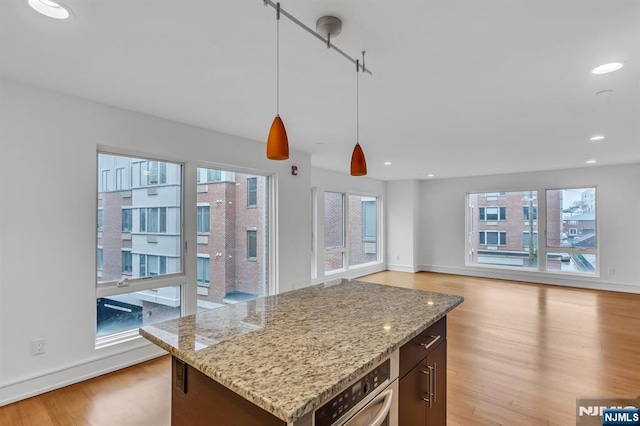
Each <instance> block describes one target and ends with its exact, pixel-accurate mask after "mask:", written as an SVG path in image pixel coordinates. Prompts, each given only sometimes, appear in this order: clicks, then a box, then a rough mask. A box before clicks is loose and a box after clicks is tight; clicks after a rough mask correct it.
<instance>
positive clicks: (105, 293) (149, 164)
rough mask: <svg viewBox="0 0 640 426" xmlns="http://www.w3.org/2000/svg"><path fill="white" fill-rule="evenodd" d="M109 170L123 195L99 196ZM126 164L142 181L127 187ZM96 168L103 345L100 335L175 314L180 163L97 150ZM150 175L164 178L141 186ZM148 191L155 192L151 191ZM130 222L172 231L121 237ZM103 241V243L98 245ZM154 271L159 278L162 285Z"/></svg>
mask: <svg viewBox="0 0 640 426" xmlns="http://www.w3.org/2000/svg"><path fill="white" fill-rule="evenodd" d="M109 170H115V179H114V185H115V188H116V189H120V190H124V189H127V190H129V192H130V194H129V193H127V196H126V197H124V196H121V195H120V194H117V196H104V192H105V190H109V189H110V188H109V187H108V184H107V182H109V179H110V176H109V173H108V172H109ZM128 170H133V171H134V176H141V177H144V179H143V180H142V181H141V182H140V183H141V185H137V184H138V182H135V185H134V186H133V187H131V185H130V181H129V180H127V179H130V177H129V175H128V173H129V172H128ZM145 171H149V172H150V174H149V175H147V174H145V173H144V172H145ZM105 172H106V173H105ZM97 173H98V177H100V178H101V179H102V183H101V185H100V186H99V188H98V194H97V195H98V197H97V198H98V209H99V210H101V211H103V213H102V215H103V222H104V224H103V230H102V232H101V234H100V239H99V241H100V247H99V250H98V256H99V257H102V261H101V270H100V269H99V270H98V271H97V274H96V275H97V282H96V298H97V312H98V316H97V323H96V330H97V338H98V340H97V341H96V343H97V344H98V345H102V344H106V342H107V340H102V339H103V338H105V339H117V337H116V336H112V335H114V333H121V332H126V331H129V330H134V329H135V328H137V327H140V326H142V325H145V324H151V323H153V322H157V321H163V320H166V319H171V318H175V317H178V316H180V312H181V310H180V309H181V308H180V305H181V290H180V289H181V285H182V284H184V275H183V274H182V273H183V269H182V263H183V262H182V259H183V252H182V250H183V247H184V244H183V243H182V219H181V218H182V205H181V200H182V165H180V164H177V163H171V162H160V161H155V160H151V159H144V158H136V157H130V156H126V155H117V154H110V153H98V170H97ZM152 174H153V175H154V176H153V177H152ZM148 176H149V177H148ZM156 176H157V178H156ZM136 179H137V178H136ZM152 180H157V182H163V186H162V187H158V188H155V189H154V191H153V192H150V191H149V188H145V187H144V186H145V185H146V184H147V183H148V182H151V181H152ZM152 194H153V195H156V196H153V197H150V195H152ZM134 227H135V228H136V231H139V232H153V233H167V231H171V234H170V235H166V236H164V237H163V238H164V240H163V241H162V244H150V243H151V242H153V241H151V240H149V237H148V236H143V237H142V238H140V236H137V235H135V234H134V235H131V236H127V237H126V238H125V237H124V236H123V234H122V233H123V232H127V233H128V232H132V231H133V230H134V229H133V228H134ZM102 247H104V248H105V249H104V250H101V249H102ZM155 277H158V278H160V277H162V278H163V281H162V283H163V284H161V285H162V286H159V282H158V281H157V280H156V279H155ZM124 278H126V279H127V280H128V286H127V287H125V288H126V291H127V292H126V293H122V291H123V287H118V286H117V283H118V282H120V281H121V280H123V279H124ZM142 278H145V279H144V280H142ZM132 333H133V334H132V335H135V333H134V332H133V331H132ZM110 341H111V340H110Z"/></svg>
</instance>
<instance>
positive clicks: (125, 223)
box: [122, 209, 133, 232]
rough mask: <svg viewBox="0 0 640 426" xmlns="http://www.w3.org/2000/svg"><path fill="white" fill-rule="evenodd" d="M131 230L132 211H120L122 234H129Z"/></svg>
mask: <svg viewBox="0 0 640 426" xmlns="http://www.w3.org/2000/svg"><path fill="white" fill-rule="evenodd" d="M132 229H133V210H131V209H122V232H131V230H132Z"/></svg>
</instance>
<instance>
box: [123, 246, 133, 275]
mask: <svg viewBox="0 0 640 426" xmlns="http://www.w3.org/2000/svg"><path fill="white" fill-rule="evenodd" d="M132 272H133V257H132V256H131V251H129V250H122V273H123V274H126V275H131V273H132Z"/></svg>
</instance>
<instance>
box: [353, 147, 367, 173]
mask: <svg viewBox="0 0 640 426" xmlns="http://www.w3.org/2000/svg"><path fill="white" fill-rule="evenodd" d="M366 174H367V160H365V159H364V152H363V151H362V148H361V147H360V144H359V143H356V146H355V148H353V154H351V176H365V175H366Z"/></svg>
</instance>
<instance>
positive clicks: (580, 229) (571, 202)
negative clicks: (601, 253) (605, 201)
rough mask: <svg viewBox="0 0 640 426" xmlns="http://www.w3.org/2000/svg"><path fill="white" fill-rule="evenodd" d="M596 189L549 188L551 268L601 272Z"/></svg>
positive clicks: (581, 272) (548, 231)
mask: <svg viewBox="0 0 640 426" xmlns="http://www.w3.org/2000/svg"><path fill="white" fill-rule="evenodd" d="M596 211H597V192H596V188H593V187H591V188H571V189H551V190H547V248H548V249H547V270H548V271H554V272H567V273H575V274H590V275H594V274H597V273H598V262H597V259H598V244H597V243H598V240H597V229H598V226H597V217H596Z"/></svg>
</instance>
